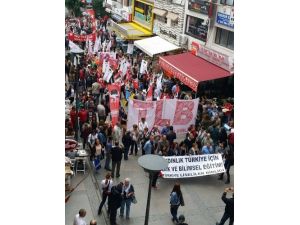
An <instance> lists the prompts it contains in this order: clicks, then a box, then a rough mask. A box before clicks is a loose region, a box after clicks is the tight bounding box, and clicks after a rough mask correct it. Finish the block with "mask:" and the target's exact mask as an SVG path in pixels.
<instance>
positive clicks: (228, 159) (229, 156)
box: [218, 148, 234, 184]
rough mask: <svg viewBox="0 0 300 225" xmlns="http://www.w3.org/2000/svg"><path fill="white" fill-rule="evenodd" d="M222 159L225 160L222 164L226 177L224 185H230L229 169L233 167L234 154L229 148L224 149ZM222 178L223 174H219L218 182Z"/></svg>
mask: <svg viewBox="0 0 300 225" xmlns="http://www.w3.org/2000/svg"><path fill="white" fill-rule="evenodd" d="M223 158H225V163H224V167H225V169H226V175H227V180H226V182H225V184H229V183H230V173H229V171H230V167H231V166H233V164H234V153H233V150H231V149H230V148H229V149H228V148H227V149H226V150H225V152H224V154H223ZM223 176H224V173H221V174H220V176H219V178H218V179H219V180H223Z"/></svg>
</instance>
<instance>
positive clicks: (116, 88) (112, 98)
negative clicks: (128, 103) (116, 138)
mask: <svg viewBox="0 0 300 225" xmlns="http://www.w3.org/2000/svg"><path fill="white" fill-rule="evenodd" d="M107 88H108V91H109V106H110V113H111V123H112V126H113V127H114V126H115V125H116V123H117V122H118V120H119V107H120V91H121V85H120V84H119V83H114V84H109V85H107Z"/></svg>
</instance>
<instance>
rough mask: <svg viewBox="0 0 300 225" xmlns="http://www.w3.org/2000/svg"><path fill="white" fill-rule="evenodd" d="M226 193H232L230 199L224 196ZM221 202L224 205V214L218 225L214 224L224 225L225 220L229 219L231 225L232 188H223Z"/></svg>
mask: <svg viewBox="0 0 300 225" xmlns="http://www.w3.org/2000/svg"><path fill="white" fill-rule="evenodd" d="M228 192H232V198H227V197H226V195H227V193H228ZM222 200H223V202H224V203H225V204H226V206H225V212H224V214H223V217H222V219H221V221H220V223H216V225H224V223H225V222H226V220H228V218H229V225H232V224H233V219H234V192H233V188H232V187H231V188H225V190H224V192H223V194H222Z"/></svg>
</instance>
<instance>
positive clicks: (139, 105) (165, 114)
mask: <svg viewBox="0 0 300 225" xmlns="http://www.w3.org/2000/svg"><path fill="white" fill-rule="evenodd" d="M198 104H199V98H197V99H193V100H178V99H166V100H160V101H139V100H130V101H129V105H128V122H127V129H128V130H130V129H131V128H132V126H133V124H138V122H139V121H140V120H141V118H146V121H147V123H148V126H149V130H151V129H152V128H153V126H154V125H156V126H158V127H159V128H162V127H163V126H164V125H165V124H166V123H167V122H168V123H169V124H170V126H173V128H174V131H175V132H176V133H186V131H187V129H188V127H189V126H190V125H192V124H195V119H196V116H197V109H198Z"/></svg>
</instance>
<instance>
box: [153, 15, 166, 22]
mask: <svg viewBox="0 0 300 225" xmlns="http://www.w3.org/2000/svg"><path fill="white" fill-rule="evenodd" d="M155 19H157V20H158V21H159V22H161V23H167V20H168V19H167V17H165V16H159V15H156V14H155Z"/></svg>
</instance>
